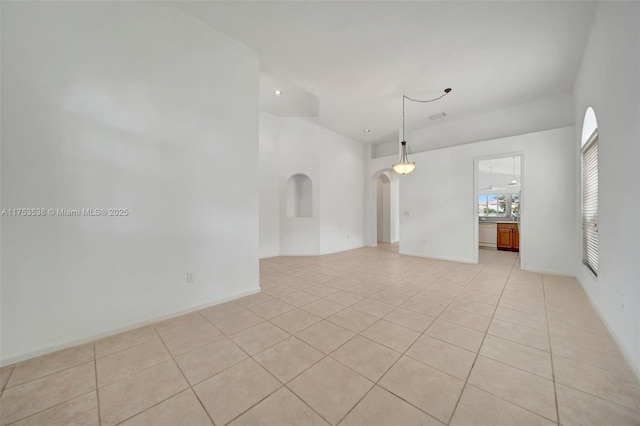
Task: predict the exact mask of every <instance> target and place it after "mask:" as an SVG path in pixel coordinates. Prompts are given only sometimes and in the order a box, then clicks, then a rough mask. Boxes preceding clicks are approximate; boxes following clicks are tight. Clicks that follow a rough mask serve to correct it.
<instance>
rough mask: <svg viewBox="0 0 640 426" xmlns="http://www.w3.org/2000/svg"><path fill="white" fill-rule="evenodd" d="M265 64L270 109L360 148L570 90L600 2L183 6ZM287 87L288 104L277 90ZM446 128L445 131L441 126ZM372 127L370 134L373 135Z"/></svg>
mask: <svg viewBox="0 0 640 426" xmlns="http://www.w3.org/2000/svg"><path fill="white" fill-rule="evenodd" d="M174 4H175V5H176V6H177V7H179V8H181V9H183V10H184V11H186V12H187V13H190V14H191V15H193V16H195V17H197V18H198V19H200V20H201V21H203V22H205V23H207V24H209V25H211V26H212V27H214V28H216V29H217V30H219V31H221V32H223V33H225V34H227V35H229V36H230V37H232V38H234V39H236V40H238V41H240V42H241V43H243V44H245V45H246V46H248V47H249V48H251V49H253V50H255V51H256V52H258V54H259V55H260V64H261V109H262V110H264V111H267V112H270V113H273V114H276V115H282V116H309V117H316V119H317V121H318V122H319V123H320V124H321V125H323V126H325V127H327V128H329V129H331V130H333V131H336V132H338V133H340V134H343V135H345V136H348V137H350V138H352V139H355V140H358V141H362V142H369V143H380V142H388V141H389V140H394V139H395V138H396V137H397V132H398V129H399V127H400V126H401V122H402V121H401V114H402V94H403V93H404V94H406V95H408V96H411V97H414V98H423V99H424V98H433V97H436V96H439V95H440V94H441V93H442V91H443V89H444V88H446V87H452V88H453V92H452V93H451V94H450V95H449V96H447V97H445V98H444V99H442V100H440V101H438V102H435V103H431V104H411V105H408V106H407V128H408V129H412V128H419V127H425V126H429V125H433V124H434V123H436V120H434V121H432V120H429V119H428V116H430V115H433V114H436V113H440V112H445V113H446V114H447V117H446V118H444V120H456V119H459V118H461V117H468V116H470V115H473V114H479V113H483V112H487V111H491V110H496V109H500V108H506V107H509V106H511V105H516V104H521V103H524V102H529V101H533V100H537V99H543V98H547V97H551V96H554V95H557V94H559V93H566V92H570V91H571V90H572V88H573V84H574V80H575V75H576V72H577V70H578V67H579V65H580V61H581V58H582V54H583V50H584V46H585V43H586V40H587V37H588V31H589V27H590V24H591V19H592V16H593V11H594V7H595V4H594V3H593V2H580V1H566V2H564V1H535V2H520V1H510V2H507V1H496V2H484V1H471V2H459V1H446V2H444V1H442V2H435V1H424V2H423V1H412V2H397V1H387V2H384V1H383V2H378V1H375V2H361V1H348V2H347V1H320V2H314V1H289V2H277V1H276V2H273V1H257V2H244V1H230V2H224V1H223V2H218V1H215V2H189V1H180V2H176V3H174ZM276 89H279V90H282V92H283V94H282V96H275V95H274V93H273V91H274V90H276ZM436 124H437V123H436ZM363 129H370V130H371V131H370V132H369V133H364V132H363Z"/></svg>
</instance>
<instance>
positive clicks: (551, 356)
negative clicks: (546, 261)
mask: <svg viewBox="0 0 640 426" xmlns="http://www.w3.org/2000/svg"><path fill="white" fill-rule="evenodd" d="M544 281H545V280H544V274H542V295H543V297H544V320H545V324H546V325H547V338H548V340H549V358H550V360H551V378H552V381H553V398H554V401H555V403H556V423H557V424H558V425H559V424H560V406H559V404H558V387H557V385H556V372H555V368H554V365H553V348H552V347H551V329H550V328H549V316H548V314H547V292H546V291H545V282H544Z"/></svg>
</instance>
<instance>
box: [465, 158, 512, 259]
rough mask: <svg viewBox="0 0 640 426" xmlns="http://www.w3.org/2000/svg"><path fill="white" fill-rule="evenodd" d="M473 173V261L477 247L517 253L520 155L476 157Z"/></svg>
mask: <svg viewBox="0 0 640 426" xmlns="http://www.w3.org/2000/svg"><path fill="white" fill-rule="evenodd" d="M475 176H476V179H475V182H476V185H475V191H474V216H475V217H476V220H475V239H474V240H475V248H476V261H478V258H479V250H501V251H512V252H520V251H521V247H522V245H521V244H520V242H521V241H522V235H523V232H522V231H523V227H522V220H521V219H522V214H523V212H524V209H523V201H524V192H523V154H522V153H521V152H518V153H511V154H503V155H496V156H490V157H481V158H476V161H475ZM521 257H522V256H521Z"/></svg>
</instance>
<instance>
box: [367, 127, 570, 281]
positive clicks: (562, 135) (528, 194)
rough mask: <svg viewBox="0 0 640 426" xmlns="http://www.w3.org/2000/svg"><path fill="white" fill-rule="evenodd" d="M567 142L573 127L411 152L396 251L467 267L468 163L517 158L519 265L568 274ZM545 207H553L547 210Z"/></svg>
mask: <svg viewBox="0 0 640 426" xmlns="http://www.w3.org/2000/svg"><path fill="white" fill-rule="evenodd" d="M573 136H574V128H573V126H572V127H564V128H560V129H555V130H547V131H543V132H536V133H529V134H525V135H520V136H514V137H509V138H503V139H497V140H491V141H485V142H478V143H473V144H467V145H462V146H455V147H451V148H444V149H438V150H433V151H427V152H421V153H417V154H412V155H411V157H410V158H411V161H415V162H416V164H417V167H416V169H415V171H414V172H413V173H411V174H409V175H405V176H401V177H400V178H399V179H400V187H401V191H400V229H401V238H400V252H401V253H403V254H408V255H414V256H425V257H432V258H438V259H449V260H455V261H460V262H474V261H475V257H476V250H477V222H478V218H477V207H476V201H475V200H474V189H475V183H474V159H475V158H477V157H487V156H499V155H504V156H509V155H511V154H514V153H520V152H521V153H523V156H524V160H523V162H524V167H523V169H524V177H523V196H522V202H523V207H522V209H523V210H522V217H521V241H520V245H521V256H522V266H523V268H526V269H529V270H536V271H546V272H553V273H559V274H566V275H573V274H574V273H575V268H574V262H573V261H572V255H571V254H572V253H573V252H575V238H574V236H575V205H574V202H573V198H572V197H571V196H569V197H568V196H567V194H574V193H575V191H576V187H575V179H574V174H575V161H574V159H573ZM393 161H395V158H394V157H386V158H384V159H375V160H372V161H371V162H370V164H369V170H370V171H375V170H377V169H380V168H381V167H384V165H389V164H391V163H392V162H393ZM549 205H554V206H556V207H555V208H554V211H553V212H550V211H549V207H548V206H549ZM407 213H408V214H407ZM371 216H372V214H368V215H367V217H371ZM367 229H370V228H369V227H367ZM369 237H370V236H369V235H367V238H368V240H367V241H369Z"/></svg>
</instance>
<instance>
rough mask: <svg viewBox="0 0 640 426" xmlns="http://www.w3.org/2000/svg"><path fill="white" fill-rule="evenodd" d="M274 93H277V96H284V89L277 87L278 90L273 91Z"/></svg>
mask: <svg viewBox="0 0 640 426" xmlns="http://www.w3.org/2000/svg"><path fill="white" fill-rule="evenodd" d="M273 94H274V95H276V96H282V90H278V89H276V90H274V91H273Z"/></svg>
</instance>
